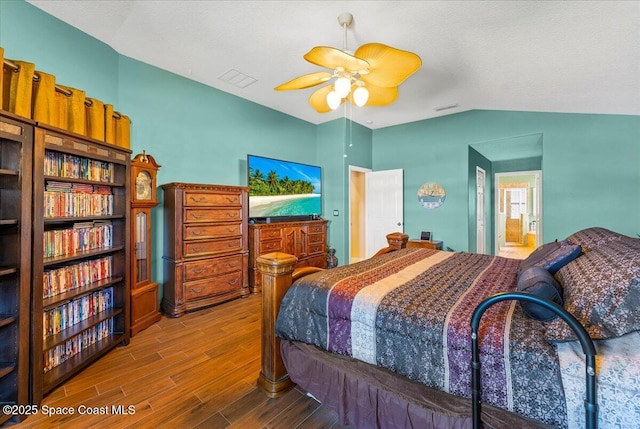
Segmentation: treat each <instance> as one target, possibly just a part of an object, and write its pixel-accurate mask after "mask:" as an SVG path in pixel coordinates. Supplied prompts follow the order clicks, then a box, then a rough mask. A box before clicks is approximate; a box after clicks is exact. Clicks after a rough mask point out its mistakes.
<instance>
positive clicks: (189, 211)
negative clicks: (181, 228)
mask: <svg viewBox="0 0 640 429" xmlns="http://www.w3.org/2000/svg"><path fill="white" fill-rule="evenodd" d="M227 220H228V221H233V220H242V209H241V208H237V209H235V208H219V209H195V208H189V207H187V208H186V209H185V210H184V221H185V223H186V222H190V223H192V222H220V221H227Z"/></svg>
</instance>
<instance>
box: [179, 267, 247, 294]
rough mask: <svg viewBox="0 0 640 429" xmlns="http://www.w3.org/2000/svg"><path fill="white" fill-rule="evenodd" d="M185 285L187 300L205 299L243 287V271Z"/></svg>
mask: <svg viewBox="0 0 640 429" xmlns="http://www.w3.org/2000/svg"><path fill="white" fill-rule="evenodd" d="M184 287H185V296H186V298H187V300H192V299H203V298H208V297H210V296H215V295H222V294H225V293H229V292H233V291H237V290H240V288H241V287H242V271H236V272H233V273H229V274H223V275H221V276H217V277H210V278H208V279H204V280H197V281H194V282H187V283H185V284H184Z"/></svg>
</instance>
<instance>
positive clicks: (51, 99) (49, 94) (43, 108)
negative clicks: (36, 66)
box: [31, 71, 60, 127]
mask: <svg viewBox="0 0 640 429" xmlns="http://www.w3.org/2000/svg"><path fill="white" fill-rule="evenodd" d="M36 77H37V78H36V80H35V81H34V82H33V97H32V107H31V108H32V116H31V118H32V119H33V120H34V121H37V122H42V123H44V124H48V125H52V126H54V127H60V118H58V117H57V113H58V112H57V109H56V98H55V97H56V77H55V76H54V75H52V74H49V73H43V72H41V71H36Z"/></svg>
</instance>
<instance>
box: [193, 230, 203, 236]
mask: <svg viewBox="0 0 640 429" xmlns="http://www.w3.org/2000/svg"><path fill="white" fill-rule="evenodd" d="M202 234H204V229H194V230H191V235H202Z"/></svg>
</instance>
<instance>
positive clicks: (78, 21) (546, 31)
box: [29, 0, 640, 129]
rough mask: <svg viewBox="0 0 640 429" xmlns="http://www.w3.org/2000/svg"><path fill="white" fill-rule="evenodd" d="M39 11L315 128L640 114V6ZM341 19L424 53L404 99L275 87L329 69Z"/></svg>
mask: <svg viewBox="0 0 640 429" xmlns="http://www.w3.org/2000/svg"><path fill="white" fill-rule="evenodd" d="M29 3H31V4H33V5H35V6H36V7H38V8H40V9H42V10H44V11H45V12H47V13H49V14H51V15H53V16H55V17H57V18H59V19H61V20H62V21H65V22H67V23H69V24H70V25H72V26H74V27H77V28H78V29H80V30H82V31H84V32H85V33H88V34H90V35H91V36H93V37H95V38H97V39H99V40H101V41H103V42H104V43H106V44H108V45H109V46H111V47H112V48H113V49H114V50H116V51H117V52H118V53H120V54H122V55H125V56H128V57H131V58H134V59H136V60H139V61H142V62H145V63H148V64H151V65H154V66H156V67H159V68H162V69H165V70H168V71H170V72H173V73H176V74H178V75H181V76H184V77H186V78H189V79H193V80H195V81H198V82H201V83H203V84H206V85H209V86H211V87H214V88H217V89H219V90H221V91H225V92H228V93H230V94H234V95H236V96H238V97H242V98H245V99H247V100H251V101H253V102H256V103H259V104H261V105H264V106H267V107H269V108H272V109H275V110H278V111H281V112H283V113H286V114H289V115H291V116H294V117H297V118H300V119H302V120H305V121H308V122H311V123H314V124H320V123H323V122H326V121H329V120H333V119H336V118H338V117H341V116H347V117H350V118H351V119H352V120H354V121H355V122H358V123H360V124H362V125H364V126H366V127H369V128H372V129H375V128H381V127H387V126H391V125H397V124H402V123H407V122H413V121H418V120H422V119H427V118H432V117H436V116H442V115H446V114H450V113H456V112H461V111H465V110H471V109H497V110H519V111H544V112H576V113H603V114H632V115H639V114H640V2H638V1H205V0H197V1H188V0H184V1H168V0H161V1H153V0H141V1H128V0H114V1H108V0H100V1H83V2H80V1H75V0H56V1H42V0H29ZM343 12H350V13H351V14H353V16H354V22H353V24H352V25H351V27H349V30H348V33H347V48H348V49H349V50H352V51H353V50H355V49H356V48H357V47H358V46H360V45H362V44H364V43H368V42H379V43H384V44H386V45H390V46H393V47H396V48H399V49H403V50H407V51H411V52H415V53H417V54H418V55H419V56H420V57H421V58H422V67H421V68H420V69H419V70H418V71H417V72H416V73H415V74H414V75H412V76H411V77H409V79H407V80H406V81H405V82H404V83H403V84H402V85H401V86H400V95H399V98H398V100H397V101H396V102H395V103H393V104H391V105H388V106H384V107H363V108H358V107H353V108H352V109H348V108H347V109H345V108H343V107H341V108H339V109H337V110H336V111H334V112H330V113H325V114H320V113H317V112H316V111H315V110H314V109H313V108H312V107H311V106H309V104H308V101H307V100H308V98H309V96H310V95H311V93H312V92H313V91H314V90H315V88H309V89H304V90H296V91H286V92H276V91H274V89H273V88H274V87H275V86H277V85H279V84H281V83H283V82H286V81H288V80H290V79H292V78H294V77H297V76H299V75H302V74H305V73H312V72H315V71H321V70H323V69H321V68H320V67H318V66H316V65H313V64H311V63H309V62H307V61H305V60H304V59H303V55H304V54H306V53H307V52H308V51H309V50H310V49H311V48H312V47H314V46H320V45H324V46H332V47H336V48H342V47H343V29H342V28H341V27H340V25H339V24H338V21H337V17H338V15H340V14H341V13H343ZM238 72H239V73H241V74H240V75H237V73H238ZM229 73H231V74H232V75H233V76H236V77H235V79H231V81H228V80H224V79H222V77H225V76H227V77H228V76H230V75H229ZM239 76H247V78H245V79H244V80H242V79H239ZM452 106H453V107H452ZM443 107H448V108H446V109H444V110H440V109H441V108H443Z"/></svg>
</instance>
